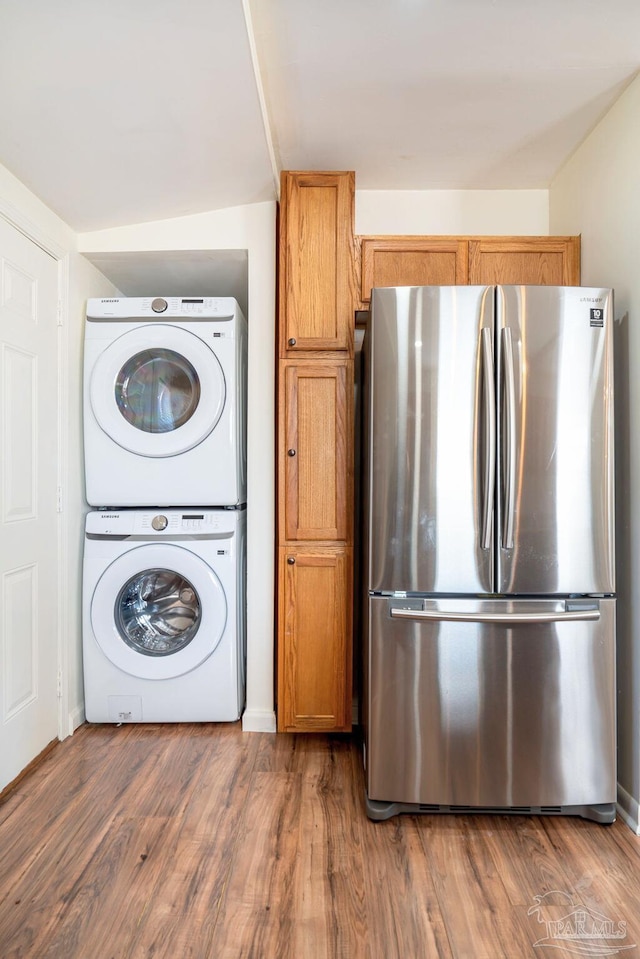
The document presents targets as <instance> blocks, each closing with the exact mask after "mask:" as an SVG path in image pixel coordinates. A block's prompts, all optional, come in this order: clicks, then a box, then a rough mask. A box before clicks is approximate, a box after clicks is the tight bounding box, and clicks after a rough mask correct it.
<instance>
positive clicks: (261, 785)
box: [0, 724, 640, 959]
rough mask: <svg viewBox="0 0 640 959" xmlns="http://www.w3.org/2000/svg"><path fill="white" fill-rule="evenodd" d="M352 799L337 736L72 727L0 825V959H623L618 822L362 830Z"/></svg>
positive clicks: (629, 936) (639, 905) (629, 846)
mask: <svg viewBox="0 0 640 959" xmlns="http://www.w3.org/2000/svg"><path fill="white" fill-rule="evenodd" d="M362 791H363V778H362V772H361V764H360V754H359V751H358V748H357V746H356V745H355V744H354V743H353V742H352V741H351V739H350V738H349V737H346V736H345V737H330V736H302V735H301V736H292V735H279V736H272V735H266V734H264V735H263V734H256V733H245V734H243V733H242V731H241V729H240V726H239V724H234V725H207V724H203V725H173V726H172V725H166V726H162V725H153V726H146V725H131V726H122V727H113V726H84V727H82V729H80V730H78V732H77V733H76V734H75V735H74V736H73V737H72V738H70V739H68V740H66V741H65V742H63V743H61V744H60V745H59V746H58V747H57V748H56V749H55V750H54V751H53V752H52V753H50V754H49V755H48V756H47V757H46V758H45V759H44V760H43V762H42V763H41V764H40V765H39V766H38V767H37V768H36V769H35V770H34V771H32V772H31V773H30V774H29V775H28V776H27V777H25V779H23V780H22V781H21V782H20V783H19V784H18V786H17V787H16V788H15V789H14V790H13V791H12V792H11V793H10V794H9V795H8V797H7V798H6V800H5V801H4V802H3V803H2V804H1V805H0V959H18V957H37V959H142V957H147V959H151V957H153V959H158V957H162V959H187V957H190V959H241V957H246V959H361V957H362V959H365V957H366V959H422V957H429V959H430V957H450V959H454V957H455V959H484V957H486V959H498V957H507V959H520V957H538V959H540V957H542V956H544V955H547V956H551V957H553V956H557V957H559V959H560V957H562V956H567V957H568V956H575V955H591V956H596V955H613V954H614V953H613V952H612V951H611V950H613V949H616V948H617V949H619V950H621V951H620V953H619V954H620V955H622V956H629V957H633V956H640V839H638V837H636V836H634V835H633V833H632V832H631V830H629V828H628V827H627V826H626V825H624V824H623V823H622V822H617V823H615V824H614V825H613V826H608V827H607V826H598V825H595V824H593V823H589V822H585V821H583V820H579V819H563V818H556V817H545V818H539V817H533V818H528V817H524V816H523V817H520V816H518V817H510V816H468V817H467V816H422V817H414V816H401V817H398V818H396V819H393V820H390V821H388V822H385V823H372V822H370V821H369V820H368V819H367V818H366V816H365V813H364V810H363V805H362ZM536 897H538V899H536ZM598 917H600V918H598ZM594 923H595V926H594ZM594 929H595V933H594ZM571 933H573V934H574V938H573V940H572V941H571V940H570V939H568V938H566V937H567V936H568V935H570V934H571ZM563 935H564V937H565V938H562V936H563ZM616 936H617V938H616ZM589 937H590V938H589ZM594 937H595V938H594ZM605 946H606V947H607V948H608V949H609V951H608V952H606V951H604V950H605ZM587 949H590V950H591V951H586V950H587ZM594 949H595V950H599V949H601V950H602V951H593V950H594Z"/></svg>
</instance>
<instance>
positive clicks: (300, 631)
mask: <svg viewBox="0 0 640 959" xmlns="http://www.w3.org/2000/svg"><path fill="white" fill-rule="evenodd" d="M352 559H353V557H352V550H351V549H350V548H347V549H330V548H313V547H312V548H309V547H296V548H294V549H291V548H289V549H280V550H279V573H278V578H279V588H278V605H279V614H278V618H279V620H280V623H281V633H280V637H279V641H278V730H279V731H287V730H290V731H298V732H321V731H322V730H333V731H338V732H340V731H348V730H350V729H351V671H352V666H351V625H352V624H351V599H352V583H351V569H352Z"/></svg>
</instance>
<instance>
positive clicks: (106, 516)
mask: <svg viewBox="0 0 640 959" xmlns="http://www.w3.org/2000/svg"><path fill="white" fill-rule="evenodd" d="M100 519H120V513H100Z"/></svg>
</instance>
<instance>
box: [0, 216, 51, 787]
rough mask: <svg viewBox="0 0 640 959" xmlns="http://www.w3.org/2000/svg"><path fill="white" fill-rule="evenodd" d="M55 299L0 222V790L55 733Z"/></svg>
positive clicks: (33, 258) (26, 243) (42, 273)
mask: <svg viewBox="0 0 640 959" xmlns="http://www.w3.org/2000/svg"><path fill="white" fill-rule="evenodd" d="M57 300H58V269H57V263H56V260H55V259H53V258H52V257H51V256H49V254H47V253H45V252H44V251H43V250H42V249H40V247H38V246H36V244H35V243H33V242H31V240H29V239H27V238H26V237H25V236H24V235H23V234H22V233H20V232H19V231H18V230H16V229H15V228H14V227H12V226H10V225H9V224H8V223H7V222H6V221H5V220H3V219H1V218H0V443H1V447H0V449H1V457H0V590H1V592H0V667H1V670H2V672H1V676H0V789H2V788H3V787H4V786H6V785H7V783H9V782H11V781H12V780H13V779H15V777H16V776H17V775H18V774H19V773H20V771H21V770H22V769H24V767H25V766H26V765H28V763H29V762H30V761H31V760H32V759H33V758H34V757H35V756H37V755H38V753H40V752H41V751H42V750H43V749H44V747H45V746H46V745H47V744H48V743H49V742H51V740H53V739H55V738H56V737H57V732H58V716H57V674H58V638H57V629H58V560H57V557H58V544H57V537H58V531H57V527H58V524H57V505H56V500H57V483H58V469H57V454H58V440H57V433H58V374H57V355H58V347H57V319H56V312H57V310H56V306H57Z"/></svg>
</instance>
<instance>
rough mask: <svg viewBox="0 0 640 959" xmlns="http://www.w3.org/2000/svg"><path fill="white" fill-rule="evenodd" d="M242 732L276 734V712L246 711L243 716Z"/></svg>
mask: <svg viewBox="0 0 640 959" xmlns="http://www.w3.org/2000/svg"><path fill="white" fill-rule="evenodd" d="M242 731H243V733H275V731H276V714H275V712H273V710H266V709H265V710H263V709H245V711H244V713H243V714H242Z"/></svg>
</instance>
